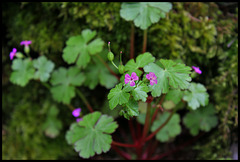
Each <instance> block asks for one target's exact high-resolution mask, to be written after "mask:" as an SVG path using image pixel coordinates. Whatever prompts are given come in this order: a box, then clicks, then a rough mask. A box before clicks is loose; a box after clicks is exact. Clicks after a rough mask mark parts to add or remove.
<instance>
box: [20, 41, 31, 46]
mask: <svg viewBox="0 0 240 162" xmlns="http://www.w3.org/2000/svg"><path fill="white" fill-rule="evenodd" d="M31 43H32V41H27V40H25V41H22V42H21V43H20V45H21V46H22V45H25V46H28V45H29V44H31Z"/></svg>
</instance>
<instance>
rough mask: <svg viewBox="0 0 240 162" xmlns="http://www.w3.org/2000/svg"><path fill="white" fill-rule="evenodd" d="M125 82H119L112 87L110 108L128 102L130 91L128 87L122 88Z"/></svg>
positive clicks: (109, 96)
mask: <svg viewBox="0 0 240 162" xmlns="http://www.w3.org/2000/svg"><path fill="white" fill-rule="evenodd" d="M122 87H123V84H122V83H119V84H117V85H116V86H115V88H113V89H111V90H110V92H109V94H108V99H109V107H110V109H111V110H112V109H114V108H115V107H116V106H117V105H118V104H119V105H122V104H125V103H127V102H128V100H129V97H130V93H128V91H127V89H122Z"/></svg>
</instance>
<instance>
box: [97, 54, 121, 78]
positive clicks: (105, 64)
mask: <svg viewBox="0 0 240 162" xmlns="http://www.w3.org/2000/svg"><path fill="white" fill-rule="evenodd" d="M96 56H97V58H98V59H99V60H100V61H101V62H102V63H103V65H104V66H105V67H106V68H107V69H108V70H109V72H110V73H111V74H112V75H114V76H115V77H116V78H117V79H118V80H120V77H119V76H118V75H117V74H116V73H115V72H114V71H113V70H112V69H111V68H110V67H109V66H108V64H107V63H106V62H105V61H104V60H103V59H102V57H101V56H99V55H98V54H96ZM114 65H115V64H114ZM115 66H116V65H115ZM117 69H118V68H117Z"/></svg>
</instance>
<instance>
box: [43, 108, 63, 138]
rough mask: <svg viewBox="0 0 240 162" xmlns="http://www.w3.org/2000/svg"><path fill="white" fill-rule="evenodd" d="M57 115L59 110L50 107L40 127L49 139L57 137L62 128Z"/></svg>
mask: <svg viewBox="0 0 240 162" xmlns="http://www.w3.org/2000/svg"><path fill="white" fill-rule="evenodd" d="M58 113H59V110H58V109H57V108H56V106H52V107H51V108H50V109H49V111H48V114H47V119H46V121H45V122H44V123H43V126H42V128H43V130H44V132H45V134H46V136H48V137H50V138H55V137H57V136H58V135H59V133H60V130H61V128H62V122H61V120H59V119H58V118H57V115H58Z"/></svg>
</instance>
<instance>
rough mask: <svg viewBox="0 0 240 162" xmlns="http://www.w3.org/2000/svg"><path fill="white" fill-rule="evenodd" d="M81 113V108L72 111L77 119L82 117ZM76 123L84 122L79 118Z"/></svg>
mask: <svg viewBox="0 0 240 162" xmlns="http://www.w3.org/2000/svg"><path fill="white" fill-rule="evenodd" d="M80 113H81V108H76V109H74V110H73V111H72V115H73V116H74V117H76V118H77V117H79V116H80ZM76 121H77V122H79V121H82V118H77V119H76Z"/></svg>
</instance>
